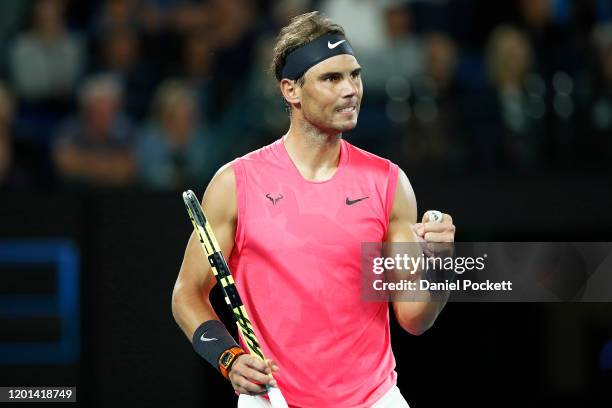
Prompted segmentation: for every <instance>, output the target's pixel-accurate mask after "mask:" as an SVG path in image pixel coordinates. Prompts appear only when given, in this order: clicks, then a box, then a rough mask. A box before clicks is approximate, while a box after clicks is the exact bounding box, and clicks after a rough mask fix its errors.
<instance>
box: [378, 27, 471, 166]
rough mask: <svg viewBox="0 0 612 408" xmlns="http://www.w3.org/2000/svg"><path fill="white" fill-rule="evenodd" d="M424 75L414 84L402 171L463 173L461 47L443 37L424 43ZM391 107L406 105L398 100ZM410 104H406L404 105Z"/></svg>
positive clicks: (443, 35) (433, 35) (428, 39)
mask: <svg viewBox="0 0 612 408" xmlns="http://www.w3.org/2000/svg"><path fill="white" fill-rule="evenodd" d="M424 54H425V55H424V64H425V72H424V73H423V75H419V76H417V77H415V78H414V79H413V81H412V84H413V89H414V92H413V93H412V96H411V98H410V102H411V108H412V109H411V112H412V114H411V115H410V117H409V118H408V120H407V127H406V130H405V135H404V137H403V155H402V160H405V161H406V163H405V164H404V165H402V168H415V170H420V171H427V172H428V173H439V172H446V173H448V172H450V171H452V173H453V174H457V173H460V172H461V171H462V170H463V168H462V166H463V164H464V154H465V146H463V136H464V135H463V123H462V112H461V110H460V108H461V105H462V103H461V97H460V93H459V90H458V87H457V84H456V81H455V79H456V77H455V74H456V67H457V60H458V57H457V47H456V45H455V43H454V42H453V40H452V39H451V38H450V37H448V36H447V35H445V34H443V33H431V34H429V35H428V36H427V37H426V38H425V42H424ZM391 96H392V97H395V100H392V101H391V102H390V103H402V101H401V99H398V98H397V97H396V96H399V95H395V94H393V95H391ZM404 103H406V102H404Z"/></svg>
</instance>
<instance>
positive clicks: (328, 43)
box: [327, 40, 346, 50]
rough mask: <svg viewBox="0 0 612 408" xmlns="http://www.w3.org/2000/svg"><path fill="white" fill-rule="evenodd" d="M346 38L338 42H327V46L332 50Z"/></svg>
mask: <svg viewBox="0 0 612 408" xmlns="http://www.w3.org/2000/svg"><path fill="white" fill-rule="evenodd" d="M345 41H346V40H340V41H338V42H335V43H332V42H329V41H328V42H327V48H329V49H330V50H333V49H334V48H336V47H337V46H339V45H340V44H342V43H343V42H345Z"/></svg>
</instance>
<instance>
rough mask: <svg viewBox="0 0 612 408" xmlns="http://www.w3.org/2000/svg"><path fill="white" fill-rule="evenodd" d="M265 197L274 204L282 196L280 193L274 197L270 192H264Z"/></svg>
mask: <svg viewBox="0 0 612 408" xmlns="http://www.w3.org/2000/svg"><path fill="white" fill-rule="evenodd" d="M266 198H267V199H268V200H270V201H271V202H272V205H276V203H278V202H279V201H280V200H281V199H282V198H283V195H282V194H280V193H279V194H277V195H276V197H274V196H272V193H268V194H266Z"/></svg>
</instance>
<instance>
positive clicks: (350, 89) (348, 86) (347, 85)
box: [342, 78, 358, 98]
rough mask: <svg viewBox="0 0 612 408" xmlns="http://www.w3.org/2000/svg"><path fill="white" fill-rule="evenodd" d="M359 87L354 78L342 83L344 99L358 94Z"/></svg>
mask: <svg viewBox="0 0 612 408" xmlns="http://www.w3.org/2000/svg"><path fill="white" fill-rule="evenodd" d="M357 89H358V86H357V84H356V83H355V81H353V79H352V78H347V79H345V80H344V81H342V97H343V98H349V97H353V96H355V95H356V94H357Z"/></svg>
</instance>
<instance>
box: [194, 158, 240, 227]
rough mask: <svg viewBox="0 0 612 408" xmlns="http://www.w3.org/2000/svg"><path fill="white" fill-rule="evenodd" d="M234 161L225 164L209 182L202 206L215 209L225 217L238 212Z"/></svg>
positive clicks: (232, 216)
mask: <svg viewBox="0 0 612 408" xmlns="http://www.w3.org/2000/svg"><path fill="white" fill-rule="evenodd" d="M232 164H233V162H229V163H227V164H224V165H223V166H221V168H219V170H217V172H216V173H215V175H214V176H213V178H212V179H211V180H210V183H208V187H206V191H205V192H204V198H203V200H202V206H203V207H204V211H208V210H210V211H214V212H215V213H216V214H219V215H222V216H224V218H225V217H230V218H232V219H233V218H235V217H236V215H237V212H238V206H237V202H236V175H235V173H234V167H233V165H232Z"/></svg>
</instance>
